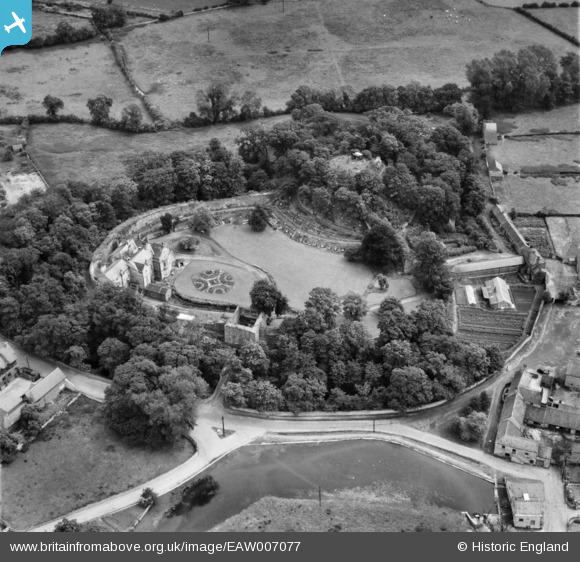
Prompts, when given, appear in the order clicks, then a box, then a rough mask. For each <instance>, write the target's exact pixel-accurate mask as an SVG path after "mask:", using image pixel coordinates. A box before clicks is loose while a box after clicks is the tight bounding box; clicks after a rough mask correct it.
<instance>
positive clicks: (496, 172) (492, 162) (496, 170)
mask: <svg viewBox="0 0 580 562" xmlns="http://www.w3.org/2000/svg"><path fill="white" fill-rule="evenodd" d="M487 171H488V172H489V177H490V178H491V179H492V180H494V179H495V180H502V179H503V166H502V165H501V164H500V162H498V161H497V160H496V159H495V158H494V157H493V156H492V155H491V154H489V153H488V154H487Z"/></svg>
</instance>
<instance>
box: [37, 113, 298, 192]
mask: <svg viewBox="0 0 580 562" xmlns="http://www.w3.org/2000/svg"><path fill="white" fill-rule="evenodd" d="M288 119H290V116H288V115H281V116H277V117H271V118H268V119H260V120H257V121H253V122H252V125H257V124H262V125H264V126H265V127H271V126H273V125H274V124H275V123H280V122H282V121H285V120H288ZM247 126H248V123H231V124H228V125H216V126H214V127H201V128H199V129H187V128H184V129H179V130H174V131H163V132H159V133H147V134H141V135H133V134H131V133H125V132H123V131H111V130H108V129H102V128H99V127H92V126H89V125H69V124H64V123H63V124H58V125H35V126H33V127H32V129H31V130H32V133H31V136H30V139H29V145H28V152H29V153H30V154H31V156H32V157H33V158H34V161H35V162H36V164H37V166H38V167H39V168H40V170H41V172H42V173H43V175H45V177H46V179H47V181H48V182H49V183H52V182H55V183H58V182H63V181H67V180H69V179H73V178H75V179H78V180H82V181H85V182H88V183H94V182H96V181H97V180H99V179H108V178H118V177H122V176H124V175H125V162H126V160H127V159H128V158H130V157H131V156H135V155H137V154H141V153H142V152H144V151H146V150H158V151H162V152H171V151H173V150H187V149H190V148H195V147H205V146H207V145H208V143H209V141H210V140H211V139H212V138H218V139H219V140H220V141H221V142H222V144H223V145H224V146H225V147H226V148H228V149H229V150H232V151H234V152H235V151H237V145H236V143H235V139H236V138H237V137H238V136H239V135H240V131H241V130H242V129H243V128H244V127H247Z"/></svg>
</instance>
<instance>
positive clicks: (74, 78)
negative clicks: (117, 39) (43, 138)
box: [0, 41, 140, 146]
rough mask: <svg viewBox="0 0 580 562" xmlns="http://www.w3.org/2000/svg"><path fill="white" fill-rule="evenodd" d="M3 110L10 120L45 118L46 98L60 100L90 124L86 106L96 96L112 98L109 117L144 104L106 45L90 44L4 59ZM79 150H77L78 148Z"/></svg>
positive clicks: (0, 101) (17, 53) (0, 93)
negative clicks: (138, 104)
mask: <svg viewBox="0 0 580 562" xmlns="http://www.w3.org/2000/svg"><path fill="white" fill-rule="evenodd" d="M0 80H1V84H2V85H4V86H9V88H10V92H9V94H7V93H6V92H5V91H3V89H2V87H0V104H1V105H2V106H3V108H4V112H5V114H7V115H28V114H31V113H32V114H45V113H46V110H45V108H44V107H42V100H43V99H44V96H46V95H47V94H50V95H52V96H56V97H58V98H61V99H62V100H63V102H64V109H63V110H62V111H61V113H72V114H74V115H77V116H79V117H84V118H87V119H88V118H89V117H90V114H89V110H88V109H87V101H88V100H89V98H92V97H94V96H96V95H98V94H105V95H107V96H110V97H111V98H113V107H112V108H111V116H112V117H115V118H117V119H118V118H119V117H120V116H121V111H122V109H123V107H124V106H126V105H129V104H130V103H140V101H139V98H137V97H136V95H135V94H134V93H133V91H132V90H131V88H130V87H129V85H128V84H127V81H126V80H125V77H124V76H123V75H122V74H121V71H120V69H119V67H118V66H117V64H116V62H115V60H114V57H113V53H112V51H111V48H110V47H109V46H108V45H107V44H106V43H100V42H98V43H97V42H95V41H90V42H86V43H84V42H83V43H79V44H75V45H66V46H63V47H60V46H58V47H47V48H44V49H30V50H24V49H23V50H17V51H9V52H8V53H5V54H3V55H2V75H1V78H0ZM77 146H78V145H77Z"/></svg>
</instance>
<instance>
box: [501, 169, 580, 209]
mask: <svg viewBox="0 0 580 562" xmlns="http://www.w3.org/2000/svg"><path fill="white" fill-rule="evenodd" d="M566 184H567V185H554V184H552V183H551V180H550V178H533V177H526V178H521V177H518V176H515V175H513V174H509V175H507V176H504V179H503V181H500V182H496V183H495V184H494V188H495V191H496V194H497V197H498V199H499V201H500V203H501V204H502V205H503V206H504V207H505V208H506V209H511V208H512V207H515V208H516V209H517V211H518V212H520V213H537V212H538V211H541V210H550V211H553V212H556V213H562V214H580V183H579V181H578V178H566Z"/></svg>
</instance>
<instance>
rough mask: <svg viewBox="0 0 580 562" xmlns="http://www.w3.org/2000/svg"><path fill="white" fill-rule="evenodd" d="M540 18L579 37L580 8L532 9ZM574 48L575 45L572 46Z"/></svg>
mask: <svg viewBox="0 0 580 562" xmlns="http://www.w3.org/2000/svg"><path fill="white" fill-rule="evenodd" d="M530 12H531V13H532V14H533V15H534V16H536V17H537V18H538V19H541V20H542V21H545V22H546V23H550V24H552V25H553V26H554V27H555V28H557V29H559V30H560V31H563V32H564V33H568V35H572V36H573V37H576V39H578V36H579V33H578V18H579V17H580V9H579V8H552V9H544V10H530ZM571 48H572V49H573V48H574V47H573V46H571Z"/></svg>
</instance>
